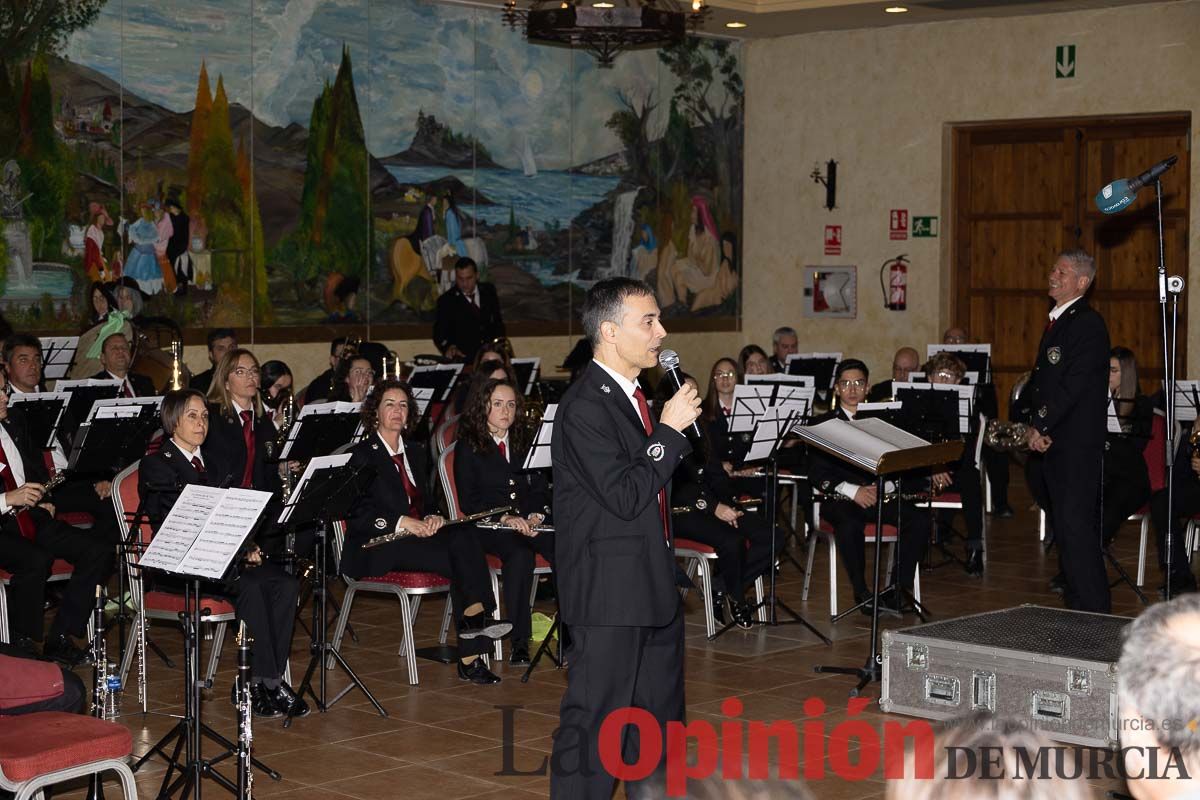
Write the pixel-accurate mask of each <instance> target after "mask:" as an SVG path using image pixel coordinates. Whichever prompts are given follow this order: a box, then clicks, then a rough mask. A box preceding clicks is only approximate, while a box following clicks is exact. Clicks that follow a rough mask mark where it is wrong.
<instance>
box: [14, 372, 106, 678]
mask: <svg viewBox="0 0 1200 800" xmlns="http://www.w3.org/2000/svg"><path fill="white" fill-rule="evenodd" d="M6 384H7V378H5V377H4V376H3V373H2V372H0V461H2V462H3V465H4V466H3V469H0V479H2V483H0V488H3V491H4V493H3V496H2V497H0V514H3V516H0V569H4V570H5V571H7V572H10V573H12V578H11V580H10V582H9V586H8V597H9V603H10V604H11V610H10V612H9V614H10V616H9V620H10V622H11V625H12V631H13V641H14V642H15V643H16V644H17V646H18V647H20V648H21V649H23V650H25V651H27V652H30V653H33V654H35V655H36V654H37V645H36V643H37V642H41V641H42V629H43V620H42V615H43V607H44V602H45V594H46V581H47V579H48V578H49V577H50V569H51V566H52V565H53V563H54V560H55V559H56V558H61V559H64V560H66V561H67V562H68V563H70V564H71V567H72V569H73V573H72V575H71V579H70V580H69V581H68V582H67V587H66V590H65V591H64V592H63V597H62V602H61V604H60V605H59V607H58V614H57V615H56V617H55V619H54V623H53V624H52V625H51V626H50V637H49V639H47V640H46V643H45V645H44V646H43V647H42V654H43V655H44V656H46V657H47V658H53V659H55V660H56V661H59V662H61V663H63V664H65V665H66V666H68V667H74V666H76V665H78V664H81V663H83V662H84V661H86V660H87V652H86V651H85V650H83V649H81V648H79V647H78V646H77V645H76V644H75V643H74V642H73V641H72V640H71V637H72V636H82V635H83V634H84V629H85V628H86V627H87V621H88V616H89V614H90V613H91V610H92V607H93V605H94V604H95V597H96V587H97V586H98V585H101V584H103V583H104V582H105V580H106V579H107V577H108V575H109V573H110V572H111V571H112V559H113V554H112V551H111V550H110V549H109V546H108V544H107V543H106V542H104V541H103V540H102V539H100V538H98V537H96V536H93V535H91V534H89V533H85V532H84V531H79V530H76V529H75V528H72V527H71V526H70V525H66V524H64V523H62V522H59V521H58V520H56V519H54V514H55V508H54V505H53V503H52V502H50V501H49V500H47V499H46V497H45V491H44V489H45V485H46V480H47V474H46V464H45V461H44V460H43V459H42V454H41V451H40V450H39V449H38V448H37V447H36V446H35V445H34V443H33V441H32V440H31V439H30V437H29V432H28V430H27V429H26V427H25V424H24V420H23V419H22V417H21V416H20V414H19V413H17V412H16V411H13V412H9V409H8V394H7V393H6V392H5V391H4V389H6V388H7V385H6Z"/></svg>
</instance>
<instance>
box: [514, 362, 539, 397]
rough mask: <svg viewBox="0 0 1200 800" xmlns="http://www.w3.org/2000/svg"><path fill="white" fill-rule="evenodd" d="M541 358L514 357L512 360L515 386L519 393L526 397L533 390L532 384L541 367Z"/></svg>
mask: <svg viewBox="0 0 1200 800" xmlns="http://www.w3.org/2000/svg"><path fill="white" fill-rule="evenodd" d="M541 363H542V359H541V357H540V356H535V357H533V358H514V359H513V360H512V369H513V374H514V375H515V376H516V378H517V388H518V389H519V390H520V392H521V394H523V395H525V396H526V397H528V396H529V393H530V392H532V391H533V386H534V384H535V383H537V379H538V372H539V371H540V369H541Z"/></svg>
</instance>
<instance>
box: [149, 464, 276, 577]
mask: <svg viewBox="0 0 1200 800" xmlns="http://www.w3.org/2000/svg"><path fill="white" fill-rule="evenodd" d="M188 488H189V489H190V488H193V487H190V486H189V487H188ZM202 488H209V487H202ZM217 491H218V492H220V494H221V496H220V497H219V498H218V500H217V504H216V507H215V508H213V510H212V513H211V514H210V515H209V518H208V522H207V523H206V524H205V525H204V529H203V530H202V531H201V532H200V535H199V536H198V537H196V540H195V541H194V542H193V543H192V546H191V548H189V549H188V552H187V555H185V556H184V557H183V560H182V561H181V562H180V564H179V570H178V571H179V572H182V573H185V574H188V575H199V576H200V577H202V578H210V579H212V580H219V579H220V578H221V576H222V575H224V574H225V570H227V569H228V568H229V565H230V563H231V562H232V561H233V559H234V556H236V555H237V554H238V551H239V550H240V549H241V548H242V543H243V542H244V541H246V537H247V536H249V535H250V531H252V530H253V529H254V526H255V525H256V524H257V523H258V518H259V516H261V515H262V512H263V509H265V508H266V507H267V503H269V502H271V493H270V492H259V491H255V490H254V489H224V490H222V489H218V490H217ZM171 513H172V514H173V513H175V512H174V510H172V512H171ZM168 518H169V517H168ZM157 539H158V537H157V536H156V537H155V541H157Z"/></svg>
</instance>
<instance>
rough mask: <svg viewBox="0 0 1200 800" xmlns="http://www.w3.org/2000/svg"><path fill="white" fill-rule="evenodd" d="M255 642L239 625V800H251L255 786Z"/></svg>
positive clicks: (243, 624) (241, 623) (243, 622)
mask: <svg viewBox="0 0 1200 800" xmlns="http://www.w3.org/2000/svg"><path fill="white" fill-rule="evenodd" d="M253 641H254V640H253V639H251V638H250V634H249V632H248V631H247V630H246V623H245V621H244V620H243V621H240V622H239V623H238V632H237V678H235V680H236V681H237V684H236V685H237V724H238V739H237V800H250V798H251V794H252V788H253V785H254V773H253V772H251V764H250V747H251V744H252V743H253V742H254V731H253V729H252V722H253V720H254V713H253V711H252V710H251V708H250V645H251V643H252V642H253Z"/></svg>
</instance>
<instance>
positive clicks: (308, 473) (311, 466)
mask: <svg viewBox="0 0 1200 800" xmlns="http://www.w3.org/2000/svg"><path fill="white" fill-rule="evenodd" d="M349 463H350V454H349V453H341V454H339V455H336V456H317V457H315V458H311V459H309V461H308V466H306V467H305V468H304V472H303V473H301V475H300V480H299V481H297V482H296V488H294V489H292V494H291V497H293V498H298V497H301V496H302V491H303V489H304V487H305V486H306V485H307V484H308V480H309V478H311V477H312V474H313V473H314V472H316V471H317V470H319V469H329V468H330V467H341V466H344V465H346V464H349ZM293 508H295V506H293V505H288V504H285V505H284V507H283V512H282V513H281V514H280V515H279V523H280V524H281V525H282V524H283V523H285V522H287V521H288V519H290V518H291V516H292V509H293Z"/></svg>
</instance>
